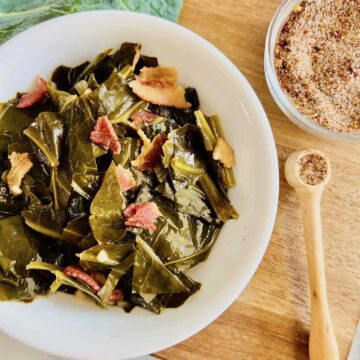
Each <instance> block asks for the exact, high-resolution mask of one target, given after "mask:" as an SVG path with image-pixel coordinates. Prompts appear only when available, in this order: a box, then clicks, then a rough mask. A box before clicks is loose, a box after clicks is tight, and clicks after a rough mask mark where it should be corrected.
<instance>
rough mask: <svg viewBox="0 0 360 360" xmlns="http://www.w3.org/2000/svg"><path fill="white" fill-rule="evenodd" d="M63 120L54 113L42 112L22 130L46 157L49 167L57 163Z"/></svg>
mask: <svg viewBox="0 0 360 360" xmlns="http://www.w3.org/2000/svg"><path fill="white" fill-rule="evenodd" d="M63 132H64V128H63V122H62V120H61V119H60V118H59V116H58V115H57V114H56V113H52V112H45V111H44V112H42V113H40V114H39V116H38V117H37V118H36V120H35V122H33V123H32V124H30V126H29V127H28V128H27V129H26V130H24V134H25V135H26V136H27V137H28V138H29V139H30V140H32V141H33V142H34V144H35V145H36V146H37V147H38V148H39V149H40V150H41V151H42V152H43V154H44V155H45V156H46V158H47V159H48V161H49V163H50V166H51V167H56V166H58V165H59V158H60V151H61V141H62V137H63Z"/></svg>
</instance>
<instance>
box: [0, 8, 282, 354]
mask: <svg viewBox="0 0 360 360" xmlns="http://www.w3.org/2000/svg"><path fill="white" fill-rule="evenodd" d="M123 41H130V42H141V43H142V44H143V53H144V54H148V55H152V56H157V57H158V59H159V61H160V64H161V65H168V66H174V67H176V68H177V69H178V70H179V72H180V82H181V83H182V84H183V85H185V86H193V87H196V89H197V90H198V93H199V95H200V101H201V108H202V109H203V110H204V112H205V113H207V114H219V115H220V116H221V119H222V124H223V127H224V131H225V134H226V137H227V139H228V141H229V142H230V144H232V146H233V147H234V149H235V152H236V158H237V166H236V168H235V173H236V178H237V182H238V185H237V187H236V188H235V189H233V190H232V191H231V192H230V198H231V200H232V201H233V203H234V205H235V207H236V208H237V209H238V211H239V212H240V213H241V218H240V219H239V220H238V221H230V222H228V223H227V224H226V225H225V227H224V228H223V230H222V232H221V235H220V237H219V239H218V242H217V243H216V245H215V247H214V248H213V251H212V253H211V255H210V257H209V259H208V260H207V261H206V262H205V263H202V264H200V265H199V266H197V267H196V268H195V269H193V270H192V271H191V275H192V276H193V277H194V278H195V279H196V280H199V281H201V282H202V283H203V287H202V289H201V291H200V292H199V293H197V294H196V295H195V296H192V297H191V298H190V299H189V300H188V301H187V302H186V303H185V304H184V305H183V306H182V307H180V308H178V309H171V310H166V311H165V312H164V313H162V314H161V315H154V314H152V313H149V312H147V311H144V310H141V309H135V311H133V312H132V313H131V314H125V313H124V312H123V311H122V310H121V309H120V308H114V309H110V310H102V309H100V308H99V307H97V306H95V305H93V304H92V303H90V302H89V303H88V302H85V301H80V300H79V299H77V298H75V297H71V296H67V295H65V294H58V295H55V296H51V297H48V298H41V299H39V300H36V301H34V302H33V303H32V304H18V303H1V304H0V329H1V330H3V331H4V332H6V333H7V334H9V335H10V336H13V337H14V338H16V339H18V340H20V341H22V342H24V343H26V344H28V345H31V346H33V347H35V348H38V349H40V350H43V351H45V352H49V353H52V354H55V355H59V356H64V357H69V358H76V359H84V360H85V359H86V360H115V359H116V360H119V359H124V358H130V357H135V356H140V355H143V354H147V353H152V352H155V351H159V350H161V349H164V348H166V347H169V346H171V345H174V344H176V343H178V342H180V341H182V340H184V339H186V338H187V337H189V336H191V335H193V334H195V333H196V332H197V331H199V330H200V329H202V328H203V327H205V326H206V325H208V324H209V323H210V322H211V321H213V320H214V319H215V318H216V317H217V316H219V315H220V314H221V313H222V312H223V311H224V310H225V309H226V308H227V307H228V306H229V305H230V304H231V303H232V302H233V301H234V300H235V299H236V297H237V296H238V295H239V294H240V292H241V291H242V290H243V289H244V287H245V286H246V285H247V283H248V282H249V280H250V278H251V277H252V276H253V274H254V272H255V270H256V268H257V266H258V265H259V263H260V261H261V259H262V256H263V254H264V252H265V249H266V247H267V245H268V242H269V239H270V236H271V232H272V228H273V225H274V219H275V214H276V208H277V199H278V186H279V182H278V164H277V155H276V149H275V145H274V140H273V136H272V133H271V129H270V126H269V123H268V120H267V117H266V115H265V112H264V110H263V108H262V106H261V104H260V102H259V100H258V98H257V97H256V95H255V93H254V91H253V90H252V88H251V87H250V85H249V83H248V82H247V81H246V79H245V78H244V76H243V75H242V74H241V73H240V72H239V71H238V69H237V68H236V67H235V66H234V65H233V64H232V63H231V62H230V61H229V60H228V59H227V58H226V57H225V56H224V55H223V54H222V53H221V52H220V51H219V50H217V49H216V48H215V47H214V46H212V45H211V44H209V43H208V42H206V41H205V40H204V39H202V38H200V37H199V36H197V35H195V34H194V33H192V32H190V31H188V30H186V29H184V28H182V27H180V26H178V25H176V24H173V23H170V22H167V21H164V20H161V19H158V18H155V17H151V16H147V15H141V14H135V13H129V12H117V11H97V12H87V13H78V14H74V15H69V16H64V17H59V18H56V19H53V20H50V21H47V22H44V23H42V24H40V25H37V26H34V27H33V28H31V29H29V30H27V31H25V32H23V33H21V34H19V35H18V36H16V37H14V38H13V39H12V40H10V41H8V42H7V43H5V44H4V45H2V46H1V47H0V84H1V86H0V100H3V101H5V100H7V99H8V98H10V97H13V96H14V95H15V93H16V92H17V91H19V90H20V91H26V90H28V89H29V88H30V87H31V86H32V85H33V81H34V78H35V75H37V74H40V75H41V76H43V77H45V78H48V77H49V76H50V74H51V72H52V70H53V69H54V67H56V66H57V65H59V64H66V65H76V64H78V63H80V62H82V61H84V60H87V59H91V58H93V57H94V55H96V54H97V53H98V52H100V51H102V50H104V49H106V48H108V47H114V48H118V47H119V45H120V44H121V42H123Z"/></svg>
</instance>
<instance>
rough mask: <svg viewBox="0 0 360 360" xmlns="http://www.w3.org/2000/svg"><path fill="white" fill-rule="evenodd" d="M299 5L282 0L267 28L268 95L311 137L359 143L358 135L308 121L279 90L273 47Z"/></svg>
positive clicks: (295, 2)
mask: <svg viewBox="0 0 360 360" xmlns="http://www.w3.org/2000/svg"><path fill="white" fill-rule="evenodd" d="M300 3H301V0H283V1H282V2H281V4H280V5H279V7H278V8H277V9H276V12H275V14H274V16H273V17H272V19H271V22H270V25H269V28H268V31H267V34H266V41H265V51H264V70H265V78H266V82H267V85H268V87H269V90H270V93H271V95H272V97H273V99H274V100H275V102H276V104H277V105H278V107H279V108H280V109H281V110H282V112H283V113H284V114H285V115H286V116H287V118H288V119H290V120H291V121H292V122H293V123H294V124H296V125H298V126H299V127H300V128H302V129H303V130H305V131H307V132H309V133H311V134H312V135H315V136H319V137H322V138H326V139H331V140H337V141H346V142H358V141H360V133H354V132H353V133H340V132H335V131H332V130H330V129H327V128H325V127H323V126H321V125H318V124H315V123H314V122H312V121H311V120H309V119H308V118H307V117H306V116H304V115H303V114H302V113H301V112H299V111H298V110H297V108H296V107H295V106H294V105H293V103H292V102H291V101H290V99H289V97H288V96H287V95H286V94H285V92H284V91H283V89H282V88H281V85H280V82H279V79H278V77H277V73H276V69H275V63H274V58H275V56H274V50H275V45H276V41H277V39H278V36H279V32H280V31H281V29H282V26H283V24H284V21H285V20H286V19H287V18H288V16H289V14H290V13H291V11H292V10H293V9H294V7H295V6H296V5H299V4H300Z"/></svg>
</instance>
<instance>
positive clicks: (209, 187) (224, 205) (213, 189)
mask: <svg viewBox="0 0 360 360" xmlns="http://www.w3.org/2000/svg"><path fill="white" fill-rule="evenodd" d="M199 182H200V185H201V187H202V189H203V191H204V193H205V194H206V196H207V198H208V200H209V202H210V204H211V206H212V208H213V210H214V212H215V213H216V216H217V217H218V219H219V220H220V221H228V220H230V219H238V218H239V216H240V215H239V214H238V212H237V211H236V210H235V208H234V207H233V206H232V205H231V203H230V200H229V199H228V197H227V196H226V194H225V193H223V192H222V191H221V190H220V189H218V188H217V186H216V185H215V184H214V182H213V181H212V180H211V178H210V176H209V175H208V174H205V175H203V176H201V177H200V179H199Z"/></svg>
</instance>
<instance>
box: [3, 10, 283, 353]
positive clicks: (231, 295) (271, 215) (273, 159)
mask: <svg viewBox="0 0 360 360" xmlns="http://www.w3.org/2000/svg"><path fill="white" fill-rule="evenodd" d="M106 13H108V14H118V15H119V16H136V17H138V18H139V19H141V18H143V19H149V20H151V21H156V22H158V23H163V24H164V25H166V26H172V27H174V28H176V31H179V32H181V33H183V34H185V35H187V36H191V37H193V38H194V39H195V40H196V41H198V42H201V43H202V44H203V45H204V46H206V48H207V49H208V50H209V52H211V53H212V54H213V55H214V56H216V57H218V58H219V59H220V60H221V61H222V62H223V63H224V64H225V66H226V67H227V68H228V69H229V72H231V74H232V76H234V78H235V79H236V81H237V82H241V83H242V85H243V87H244V88H245V89H246V92H247V93H248V94H249V97H250V98H249V100H248V101H249V102H250V104H252V105H253V106H254V107H256V111H257V113H258V116H259V118H261V121H262V127H263V129H264V135H265V136H264V137H265V141H266V146H267V148H268V150H269V154H268V155H269V157H268V160H269V162H270V165H269V174H268V175H269V179H270V181H271V185H272V190H273V191H272V192H271V194H269V210H268V214H267V215H268V216H267V219H266V223H265V224H264V229H263V231H262V234H261V235H262V236H261V237H262V238H263V241H262V242H261V243H259V247H258V254H259V255H258V256H257V258H256V259H254V260H253V266H252V268H251V269H248V270H247V273H246V276H244V281H243V284H242V285H241V286H240V284H239V283H238V284H237V285H236V286H234V287H233V289H232V291H231V292H228V293H227V294H226V296H224V299H223V302H222V304H221V306H218V307H217V308H216V309H214V310H213V311H212V313H211V314H210V315H208V316H207V318H206V319H204V320H202V321H201V322H199V323H197V324H196V326H193V328H192V329H191V330H190V331H189V330H187V331H186V335H184V334H181V335H178V336H174V337H172V338H171V339H170V340H169V339H163V340H162V342H161V344H160V342H159V344H157V345H156V346H153V347H152V348H151V349H148V351H146V353H145V352H144V353H141V352H134V354H127V358H128V356H142V355H146V354H148V353H149V352H151V353H155V352H158V351H161V350H163V349H165V348H168V347H171V346H174V345H175V344H177V343H179V342H181V341H184V340H186V339H187V338H189V337H191V336H193V335H194V334H196V333H197V332H199V331H200V330H202V329H203V328H205V327H206V326H208V325H209V324H210V323H212V322H213V321H214V320H215V319H216V318H217V317H219V316H220V315H221V314H222V313H223V312H224V311H225V310H226V309H227V308H228V307H229V306H230V305H231V304H232V303H233V302H234V301H235V300H236V299H237V297H238V296H239V295H240V294H241V293H242V291H243V290H244V289H245V287H246V286H247V285H248V284H249V281H250V280H251V278H252V277H253V276H254V274H255V272H256V270H257V268H258V266H259V265H260V263H261V261H262V259H263V256H264V254H265V251H266V249H267V247H268V245H269V242H270V239H271V235H272V232H273V228H274V226H275V219H276V213H277V208H278V198H279V168H278V157H277V151H276V145H275V141H274V137H273V134H272V129H271V127H270V123H269V121H268V118H267V115H266V113H265V110H264V108H263V106H262V104H261V102H260V100H259V98H258V97H257V95H256V93H255V91H254V89H253V88H252V87H251V85H250V83H249V82H248V81H247V79H246V78H245V76H244V75H243V74H242V73H241V72H240V70H239V69H238V68H237V67H236V66H235V65H234V64H233V63H232V62H231V61H230V60H229V59H228V58H227V57H226V56H225V55H224V54H223V53H222V52H221V51H220V50H219V49H218V48H216V47H215V46H214V45H212V44H211V43H210V42H208V41H207V40H205V39H204V38H202V37H201V36H199V35H197V34H196V33H194V32H192V31H191V30H189V29H187V28H185V27H183V26H181V25H179V24H177V23H173V22H171V21H168V20H165V19H162V18H158V17H155V16H152V15H148V14H142V13H136V12H131V11H120V10H96V11H87V12H79V13H74V14H68V15H64V16H60V17H56V18H53V19H50V20H47V21H44V22H42V23H39V24H37V25H35V26H32V27H30V28H29V29H27V30H25V31H23V32H21V33H19V34H17V35H16V36H14V37H13V38H12V39H10V40H8V41H7V42H5V43H4V44H2V45H1V46H0V49H3V48H5V47H6V46H7V44H8V43H9V42H10V41H12V40H14V39H16V40H19V39H21V38H22V37H23V36H24V34H25V33H27V32H29V31H31V30H33V29H34V28H37V29H40V28H43V29H44V30H45V29H46V26H47V24H48V23H50V22H51V23H58V24H59V25H60V24H61V23H62V22H64V21H66V20H64V19H65V18H66V19H70V18H71V19H73V18H80V17H88V16H90V17H91V16H98V15H100V16H104V15H103V14H106ZM1 330H2V331H4V332H5V333H6V334H8V335H9V336H11V337H13V338H15V339H17V340H19V341H21V342H22V343H25V344H27V345H29V346H31V347H35V348H37V349H38V350H41V351H44V352H49V350H48V348H47V346H46V344H45V342H42V344H44V345H42V346H39V345H34V344H33V343H32V342H31V341H30V340H27V339H24V338H23V337H21V336H17V333H16V332H14V331H7V330H6V329H5V330H4V329H1ZM51 353H52V354H54V355H57V356H62V357H66V356H69V354H67V353H66V352H61V351H58V352H54V351H51ZM73 356H75V358H80V357H77V356H76V355H75V354H74V355H73ZM119 359H122V357H121V355H120V357H119Z"/></svg>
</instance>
